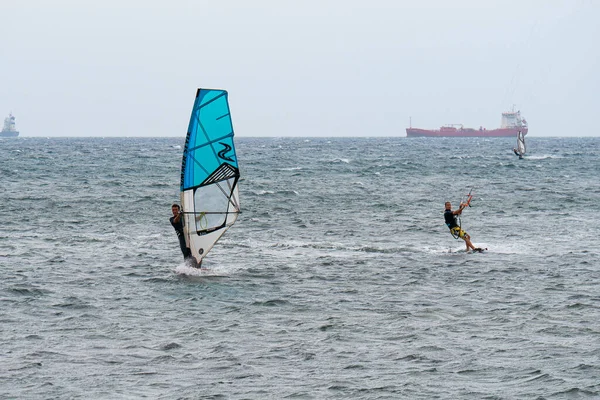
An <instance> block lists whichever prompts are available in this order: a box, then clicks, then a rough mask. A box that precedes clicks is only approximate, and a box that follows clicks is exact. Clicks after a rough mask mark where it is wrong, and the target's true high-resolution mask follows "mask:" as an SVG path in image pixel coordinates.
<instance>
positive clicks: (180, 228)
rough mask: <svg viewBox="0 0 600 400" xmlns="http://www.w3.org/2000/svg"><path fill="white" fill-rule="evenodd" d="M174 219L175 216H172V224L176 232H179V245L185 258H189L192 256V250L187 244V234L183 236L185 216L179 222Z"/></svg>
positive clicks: (170, 219)
mask: <svg viewBox="0 0 600 400" xmlns="http://www.w3.org/2000/svg"><path fill="white" fill-rule="evenodd" d="M174 219H175V217H171V218H169V221H171V225H173V228H175V232H177V237H178V238H179V247H180V248H181V252H182V253H183V258H184V259H186V260H187V259H188V258H190V257H191V256H192V252H191V251H190V249H189V248H188V247H187V245H186V244H185V236H183V218H179V222H174Z"/></svg>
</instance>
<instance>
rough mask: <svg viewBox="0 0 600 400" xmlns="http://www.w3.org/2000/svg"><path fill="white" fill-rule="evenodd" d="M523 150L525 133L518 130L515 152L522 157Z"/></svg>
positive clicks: (524, 149)
mask: <svg viewBox="0 0 600 400" xmlns="http://www.w3.org/2000/svg"><path fill="white" fill-rule="evenodd" d="M525 151H526V148H525V135H524V134H523V132H521V131H519V133H517V153H519V157H523V155H524V154H525Z"/></svg>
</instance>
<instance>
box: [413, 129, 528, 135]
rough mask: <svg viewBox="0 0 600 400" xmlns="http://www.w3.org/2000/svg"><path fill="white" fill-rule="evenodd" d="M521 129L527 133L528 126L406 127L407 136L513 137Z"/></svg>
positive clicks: (524, 133)
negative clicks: (445, 128) (493, 127)
mask: <svg viewBox="0 0 600 400" xmlns="http://www.w3.org/2000/svg"><path fill="white" fill-rule="evenodd" d="M519 131H521V132H523V135H527V128H525V127H523V128H501V129H490V130H486V129H481V130H480V129H452V130H440V129H436V130H429V129H417V128H406V137H513V136H517V133H518V132H519Z"/></svg>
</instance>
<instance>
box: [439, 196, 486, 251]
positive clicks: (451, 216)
mask: <svg viewBox="0 0 600 400" xmlns="http://www.w3.org/2000/svg"><path fill="white" fill-rule="evenodd" d="M445 205H446V210H445V211H444V219H445V220H446V225H448V228H450V233H452V235H454V236H457V237H459V238H461V239H462V240H464V241H465V244H466V245H467V251H469V249H471V250H473V251H482V249H480V248H479V247H475V246H473V243H471V237H470V236H469V234H468V233H467V232H465V231H464V230H463V229H462V228H461V227H460V225H458V222H457V221H456V216H457V215H460V214H462V211H463V209H464V208H465V207H466V206H467V205H468V204H467V203H460V207H459V208H458V210H455V211H452V204H451V203H450V202H449V201H447V202H446V203H445Z"/></svg>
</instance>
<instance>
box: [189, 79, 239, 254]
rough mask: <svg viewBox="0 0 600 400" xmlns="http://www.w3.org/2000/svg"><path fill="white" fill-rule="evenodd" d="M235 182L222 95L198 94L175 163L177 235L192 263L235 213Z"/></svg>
mask: <svg viewBox="0 0 600 400" xmlns="http://www.w3.org/2000/svg"><path fill="white" fill-rule="evenodd" d="M239 178H240V172H239V169H238V162H237V157H236V153H235V146H234V143H233V125H232V122H231V115H230V113H229V103H228V101H227V92H226V91H225V90H215V89H198V91H197V93H196V100H195V101H194V108H193V109H192V115H191V118H190V123H189V126H188V132H187V137H186V140H185V147H184V149H183V160H182V163H181V207H182V211H183V213H184V230H183V231H184V235H185V240H186V242H187V245H188V247H189V248H190V250H191V252H192V256H193V257H194V258H195V259H196V262H197V263H200V262H201V261H202V259H203V258H204V257H205V256H206V254H208V252H209V251H210V250H211V249H212V247H213V246H214V245H215V243H216V242H217V240H219V238H220V237H221V235H223V234H224V233H225V231H227V229H229V227H231V225H233V223H234V222H235V220H236V219H237V217H238V214H239V213H240V202H239V193H238V181H239Z"/></svg>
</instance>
